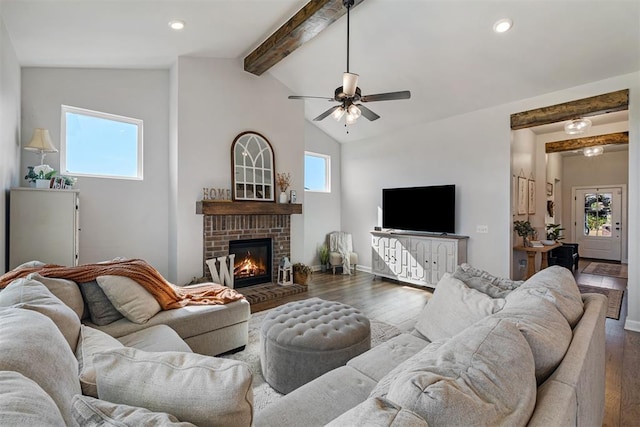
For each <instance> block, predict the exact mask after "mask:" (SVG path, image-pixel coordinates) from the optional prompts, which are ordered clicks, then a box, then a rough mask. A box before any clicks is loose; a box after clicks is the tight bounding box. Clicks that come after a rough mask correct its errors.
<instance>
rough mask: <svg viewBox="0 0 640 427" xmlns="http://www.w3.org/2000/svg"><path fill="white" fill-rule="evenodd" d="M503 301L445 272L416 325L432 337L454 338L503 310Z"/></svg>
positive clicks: (428, 337)
mask: <svg viewBox="0 0 640 427" xmlns="http://www.w3.org/2000/svg"><path fill="white" fill-rule="evenodd" d="M504 303H505V301H504V299H503V298H491V297H490V296H488V295H485V294H483V293H482V292H479V291H476V290H475V289H471V288H470V287H468V286H467V285H465V284H464V283H463V282H462V281H460V280H458V279H456V278H454V277H453V276H452V275H451V274H449V273H445V274H444V276H443V277H442V279H440V281H439V282H438V284H437V285H436V289H435V291H434V292H433V296H432V297H431V298H430V299H429V302H428V303H427V305H425V307H424V309H423V310H422V312H421V313H420V315H419V316H418V321H417V322H416V325H415V328H416V330H417V331H418V332H420V333H421V334H422V335H424V336H425V337H427V339H429V341H437V340H441V339H446V338H451V337H452V336H454V335H455V334H457V333H458V332H461V331H463V330H464V329H466V328H467V327H469V326H470V325H473V324H474V323H476V322H477V321H478V320H481V319H483V318H485V317H487V316H489V315H491V314H493V313H495V312H497V311H499V310H501V309H502V307H503V306H504Z"/></svg>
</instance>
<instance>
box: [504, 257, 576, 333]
mask: <svg viewBox="0 0 640 427" xmlns="http://www.w3.org/2000/svg"><path fill="white" fill-rule="evenodd" d="M517 291H518V292H528V293H530V294H532V295H537V296H538V297H539V298H544V299H546V300H548V301H551V302H552V303H553V304H554V305H555V306H556V307H557V309H558V310H559V311H560V313H562V315H563V316H564V318H565V319H567V321H568V322H569V325H570V326H571V328H573V327H574V326H576V325H577V324H578V322H579V321H580V318H582V314H583V313H584V304H583V302H582V295H580V289H578V285H577V284H576V279H575V277H573V273H572V272H571V271H570V270H569V269H567V268H564V267H561V266H559V265H552V266H551V267H547V268H545V269H543V270H540V271H539V272H537V273H536V274H534V275H533V276H531V277H530V278H529V279H528V280H527V281H526V282H524V283H523V284H522V286H520V288H518V289H517ZM514 292H515V291H514Z"/></svg>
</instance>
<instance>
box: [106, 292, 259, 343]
mask: <svg viewBox="0 0 640 427" xmlns="http://www.w3.org/2000/svg"><path fill="white" fill-rule="evenodd" d="M250 316H251V308H250V305H249V303H248V302H247V300H245V299H242V300H240V301H234V302H232V303H229V304H224V305H190V306H187V307H182V308H176V309H172V310H162V311H161V312H160V313H158V314H156V315H155V316H153V317H152V318H151V319H149V321H148V322H147V323H145V324H142V325H140V324H137V323H133V322H130V321H129V320H128V319H126V318H122V319H119V320H116V321H115V322H113V323H110V324H108V325H103V326H100V327H99V328H98V329H100V330H101V331H103V332H106V333H108V334H109V335H111V336H113V337H116V338H119V337H122V336H124V335H128V334H130V333H132V332H136V331H139V330H140V329H142V328H144V327H149V326H153V325H162V324H164V325H168V326H170V327H171V329H173V330H174V331H176V332H177V333H178V335H180V337H182V338H183V339H186V338H190V337H194V336H198V335H201V334H205V333H208V332H211V331H214V330H217V329H222V328H224V327H226V326H231V325H235V324H237V323H242V322H247V320H249V317H250Z"/></svg>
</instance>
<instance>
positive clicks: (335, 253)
mask: <svg viewBox="0 0 640 427" xmlns="http://www.w3.org/2000/svg"><path fill="white" fill-rule="evenodd" d="M357 264H358V254H357V253H356V252H354V251H353V239H352V237H351V233H347V232H345V231H334V232H331V233H329V265H330V266H331V268H332V269H333V274H336V267H342V268H343V271H342V272H343V274H351V269H352V268H353V272H354V274H355V272H356V265H357Z"/></svg>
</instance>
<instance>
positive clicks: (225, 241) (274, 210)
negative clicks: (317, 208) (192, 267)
mask: <svg viewBox="0 0 640 427" xmlns="http://www.w3.org/2000/svg"><path fill="white" fill-rule="evenodd" d="M196 213H199V214H203V215H204V226H203V234H204V236H203V259H202V265H203V271H204V275H205V277H207V279H209V280H211V273H210V272H209V268H208V267H207V265H206V263H205V261H206V260H208V259H211V258H216V257H220V256H225V255H229V241H232V240H247V239H266V238H270V239H272V253H271V266H272V268H271V281H272V282H273V283H276V282H277V279H278V264H279V263H280V260H281V259H282V257H284V256H289V257H290V256H291V215H292V214H299V213H302V205H300V204H276V203H267V202H226V203H224V202H213V201H208V200H202V201H200V202H197V204H196Z"/></svg>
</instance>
